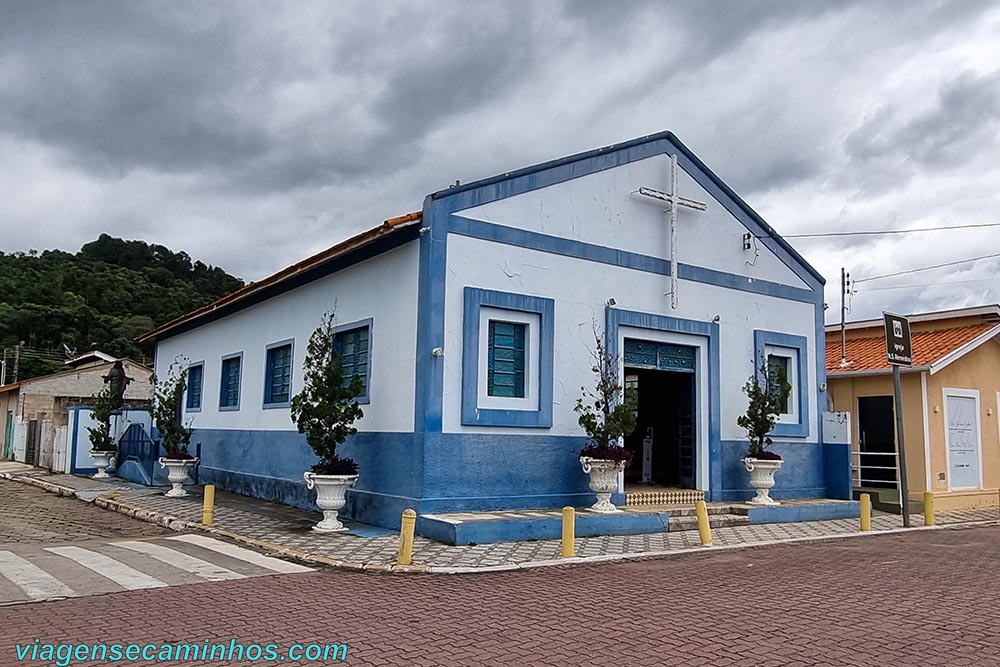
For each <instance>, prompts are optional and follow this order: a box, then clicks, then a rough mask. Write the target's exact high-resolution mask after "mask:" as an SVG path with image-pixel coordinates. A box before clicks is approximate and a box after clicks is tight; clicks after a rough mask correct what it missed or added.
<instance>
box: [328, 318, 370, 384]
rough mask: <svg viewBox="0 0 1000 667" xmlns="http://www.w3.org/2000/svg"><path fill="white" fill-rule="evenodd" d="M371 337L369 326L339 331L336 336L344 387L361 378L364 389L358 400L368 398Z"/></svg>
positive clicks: (335, 343) (335, 340)
mask: <svg viewBox="0 0 1000 667" xmlns="http://www.w3.org/2000/svg"><path fill="white" fill-rule="evenodd" d="M370 336H371V332H370V331H369V328H368V327H367V326H363V327H357V328H355V329H348V330H346V331H338V332H337V333H336V334H335V336H334V346H335V348H336V350H337V352H338V354H340V367H341V368H343V369H344V385H345V386H346V385H347V384H350V382H351V380H352V379H353V378H356V377H357V378H361V385H362V389H361V394H359V395H358V398H366V397H367V396H368V382H369V361H370V359H369V353H370V350H371V347H370V343H371V340H370Z"/></svg>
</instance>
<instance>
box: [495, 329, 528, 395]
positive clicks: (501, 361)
mask: <svg viewBox="0 0 1000 667" xmlns="http://www.w3.org/2000/svg"><path fill="white" fill-rule="evenodd" d="M527 334H528V325H527V324H523V323H520V322H500V321H497V320H490V325H489V342H488V343H487V348H488V350H489V361H488V366H487V368H488V371H487V379H486V393H487V394H488V395H490V396H501V397H504V398H524V361H525V354H524V345H525V339H526V338H527Z"/></svg>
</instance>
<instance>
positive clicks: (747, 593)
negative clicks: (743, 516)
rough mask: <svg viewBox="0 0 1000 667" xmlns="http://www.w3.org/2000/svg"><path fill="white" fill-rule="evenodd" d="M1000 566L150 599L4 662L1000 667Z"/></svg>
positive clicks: (529, 575)
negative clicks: (68, 650) (48, 657)
mask: <svg viewBox="0 0 1000 667" xmlns="http://www.w3.org/2000/svg"><path fill="white" fill-rule="evenodd" d="M998 552H1000V528H997V527H967V528H963V529H946V530H936V531H913V532H907V533H893V534H887V535H878V536H874V537H871V538H866V539H848V540H825V541H820V542H809V543H799V544H793V545H776V546H767V547H757V548H752V549H746V550H740V551H729V552H724V553H716V554H714V555H712V556H704V555H688V556H683V557H679V558H674V559H670V560H644V561H635V562H628V563H616V564H605V565H600V566H598V565H575V566H573V565H570V566H563V567H554V568H543V569H533V570H522V571H516V572H492V573H483V574H468V575H456V576H433V575H408V576H400V575H389V576H375V575H371V574H365V573H354V572H346V571H338V570H325V571H321V572H314V573H309V574H302V575H288V576H284V577H278V578H275V577H262V578H257V579H245V580H242V581H229V582H220V583H213V584H205V585H202V586H197V587H184V586H177V587H171V588H165V589H159V590H156V591H132V592H128V593H120V594H116V595H109V596H100V597H91V598H81V599H71V600H64V601H59V602H48V603H42V604H29V605H22V606H20V607H16V608H0V664H16V660H15V658H14V654H13V645H14V643H15V642H24V641H26V640H27V641H31V639H33V638H35V637H40V638H41V640H42V642H108V641H114V642H123V643H128V642H137V643H139V644H146V643H148V642H152V643H157V644H159V643H162V642H167V641H176V642H192V641H193V642H199V643H201V642H202V640H203V639H206V638H207V639H209V640H210V643H215V642H217V643H225V644H226V645H227V647H228V645H229V642H230V641H231V640H233V639H235V640H236V641H237V642H245V643H260V644H266V643H271V642H274V643H276V644H278V645H279V647H280V651H281V652H284V651H285V650H287V648H288V647H289V646H290V645H291V644H293V643H303V644H304V643H308V642H313V641H315V642H320V643H323V644H327V643H346V644H347V645H348V646H349V650H348V656H347V660H346V664H349V665H419V666H422V667H431V666H434V665H447V666H449V667H454V666H459V667H462V666H467V665H468V666H472V665H519V666H526V667H530V666H532V665H547V666H556V667H561V666H563V665H595V666H603V665H609V666H610V665H614V666H616V667H632V666H640V665H667V666H670V665H685V666H693V667H696V666H699V665H712V666H713V667H739V666H745V667H760V666H772V665H773V666H789V667H791V666H803V667H804V666H810V667H849V666H864V667H868V666H870V665H878V666H879V667H903V666H905V667H915V666H924V665H948V666H949V667H951V666H954V667H962V666H965V665H977V666H980V665H982V666H996V665H1000V606H998V605H997V604H996V600H997V599H1000V559H997V558H996V554H997V553H998ZM95 620H97V622H95ZM74 664H81V665H82V664H97V663H87V662H79V663H77V662H75V663H74ZM104 664H107V663H104ZM129 664H153V663H152V662H143V661H137V662H134V663H129ZM187 664H192V663H187ZM197 664H209V665H218V664H222V662H221V661H219V660H214V661H206V662H204V663H197ZM227 664H234V665H245V664H248V663H247V662H245V661H240V660H233V661H232V662H231V663H227ZM254 664H267V665H278V664H293V663H290V662H289V661H284V662H282V661H280V660H279V661H274V662H258V663H254ZM309 664H321V663H309ZM326 664H332V663H326Z"/></svg>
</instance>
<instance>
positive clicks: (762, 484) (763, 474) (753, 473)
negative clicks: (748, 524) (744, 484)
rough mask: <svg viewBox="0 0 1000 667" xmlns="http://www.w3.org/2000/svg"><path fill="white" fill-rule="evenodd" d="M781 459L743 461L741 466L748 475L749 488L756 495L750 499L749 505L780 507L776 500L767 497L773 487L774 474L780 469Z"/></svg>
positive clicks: (746, 459) (750, 459) (749, 459)
mask: <svg viewBox="0 0 1000 667" xmlns="http://www.w3.org/2000/svg"><path fill="white" fill-rule="evenodd" d="M781 464H782V461H781V459H776V460H771V459H754V458H750V457H747V458H745V459H743V465H744V466H746V469H747V472H749V473H750V486H752V487H753V488H754V489H756V490H757V495H756V496H754V497H753V498H751V499H750V501H749V503H750V504H751V505H780V504H781V503H779V502H778V501H777V500H775V499H774V498H772V497H771V496H769V495H768V493H770V491H771V488H773V487H774V473H776V472H778V470H780V469H781Z"/></svg>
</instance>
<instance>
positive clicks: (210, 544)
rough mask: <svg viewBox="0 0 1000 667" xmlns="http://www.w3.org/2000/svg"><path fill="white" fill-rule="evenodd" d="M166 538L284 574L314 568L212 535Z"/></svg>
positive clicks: (308, 570)
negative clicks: (230, 542) (246, 547)
mask: <svg viewBox="0 0 1000 667" xmlns="http://www.w3.org/2000/svg"><path fill="white" fill-rule="evenodd" d="M166 539H168V540H177V541H178V542H187V543H188V544H194V545H195V546H199V547H204V548H205V549H211V550H212V551H215V552H217V553H220V554H223V555H225V556H230V557H231V558H236V559H239V560H242V561H246V562H247V563H253V564H254V565H258V566H260V567H263V568H267V569H268V570H272V571H273V572H280V573H282V574H292V573H294V572H312V568H308V567H305V566H303V565H296V564H295V563H289V562H288V561H283V560H280V559H278V558H271V557H270V556H262V555H261V554H259V553H257V552H256V551H250V550H249V549H244V548H242V547H237V546H235V545H232V544H229V543H227V542H220V541H219V540H214V539H212V538H211V537H206V536H205V535H175V536H173V537H168V538H166Z"/></svg>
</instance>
